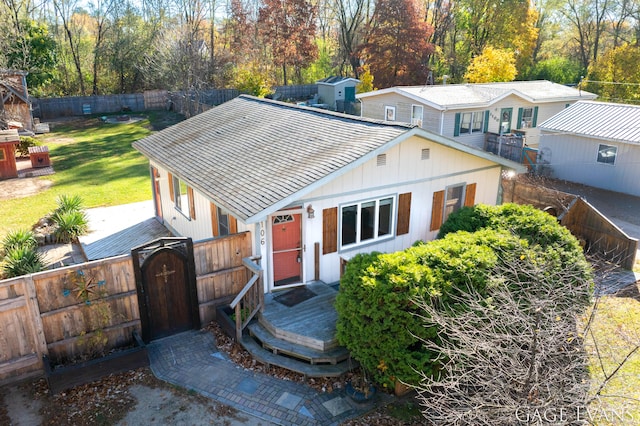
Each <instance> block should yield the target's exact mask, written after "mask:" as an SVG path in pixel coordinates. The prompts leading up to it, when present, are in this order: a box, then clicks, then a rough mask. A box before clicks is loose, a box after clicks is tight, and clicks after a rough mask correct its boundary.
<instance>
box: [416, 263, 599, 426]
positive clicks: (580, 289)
mask: <svg viewBox="0 0 640 426" xmlns="http://www.w3.org/2000/svg"><path fill="white" fill-rule="evenodd" d="M528 253H529V254H527V255H519V256H514V255H513V253H504V252H503V253H500V254H499V255H500V258H501V261H500V262H498V263H497V265H496V266H495V269H494V271H493V274H492V278H491V280H490V285H489V286H488V287H487V288H486V289H485V291H484V292H483V293H481V292H479V291H478V290H477V289H476V288H474V286H473V285H472V283H471V282H470V283H469V285H468V286H467V288H466V289H460V290H461V291H459V292H456V293H455V294H450V295H449V300H448V301H447V302H446V303H441V302H440V301H439V300H438V299H431V300H426V299H424V298H423V299H421V300H417V301H416V303H418V304H419V305H420V307H421V309H422V311H423V312H424V316H423V319H424V321H425V327H434V326H435V327H436V328H437V330H438V339H432V340H428V341H424V345H425V347H426V349H428V350H431V351H434V352H437V353H440V354H441V355H440V359H439V361H440V362H441V365H442V368H441V372H440V374H439V375H437V376H435V377H430V376H428V375H426V374H423V375H422V380H421V384H420V385H419V386H418V387H417V390H418V393H419V399H420V401H421V405H422V406H423V413H424V415H425V417H426V418H427V419H429V420H430V421H433V422H434V423H435V424H439V425H440V424H451V425H492V426H495V425H515V424H523V425H524V424H539V423H536V421H538V418H537V417H536V416H532V415H531V413H538V414H539V413H543V412H548V411H549V410H553V412H554V413H559V411H558V410H562V413H561V414H562V415H561V416H560V415H558V416H557V417H556V418H554V419H553V422H552V423H553V424H576V423H575V422H577V421H579V420H580V419H579V417H580V413H581V412H584V411H581V410H584V408H585V406H586V404H587V403H588V400H589V390H590V381H589V373H588V358H587V355H586V352H585V350H584V348H583V342H582V340H583V336H584V330H582V329H581V326H580V323H579V322H578V321H577V319H578V318H579V316H580V315H583V314H584V311H585V308H586V306H587V304H588V302H589V300H590V295H591V293H592V281H591V280H590V279H589V278H588V277H585V276H584V274H582V273H581V271H580V269H579V268H576V269H573V268H571V267H567V265H566V264H565V265H564V266H563V267H559V264H558V263H557V262H555V261H553V260H552V258H551V257H549V256H546V255H544V256H541V255H539V254H535V253H534V252H533V251H529V252H528ZM587 323H588V322H587Z"/></svg>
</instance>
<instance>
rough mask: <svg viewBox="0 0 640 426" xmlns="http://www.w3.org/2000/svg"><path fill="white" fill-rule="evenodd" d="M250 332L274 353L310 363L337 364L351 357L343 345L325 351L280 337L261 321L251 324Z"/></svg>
mask: <svg viewBox="0 0 640 426" xmlns="http://www.w3.org/2000/svg"><path fill="white" fill-rule="evenodd" d="M249 334H250V335H251V336H252V337H254V338H255V339H256V340H258V341H259V342H260V343H262V347H263V348H265V349H268V350H270V351H271V352H273V353H274V354H284V355H288V356H290V357H293V358H298V359H301V360H303V361H306V362H308V363H309V364H333V365H336V364H338V363H339V362H341V361H344V360H346V359H347V358H349V351H347V350H346V349H345V348H343V347H341V346H336V347H334V348H331V349H329V350H324V351H323V350H317V349H314V348H310V347H308V346H304V345H301V344H297V343H293V342H289V341H286V340H283V339H279V338H277V337H275V336H274V335H273V334H271V333H270V332H269V331H268V330H267V329H266V328H265V327H264V326H263V325H262V324H261V323H259V322H254V323H252V324H251V325H249Z"/></svg>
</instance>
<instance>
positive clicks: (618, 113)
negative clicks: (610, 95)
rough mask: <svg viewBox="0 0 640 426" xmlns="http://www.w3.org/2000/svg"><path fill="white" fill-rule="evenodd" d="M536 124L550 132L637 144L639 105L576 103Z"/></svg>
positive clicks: (638, 141)
mask: <svg viewBox="0 0 640 426" xmlns="http://www.w3.org/2000/svg"><path fill="white" fill-rule="evenodd" d="M539 127H540V128H541V129H543V130H549V131H554V132H565V133H572V134H576V135H582V136H589V137H597V138H602V139H608V140H612V141H620V142H627V143H635V144H640V106H636V105H627V104H614V103H607V102H587V101H582V102H576V103H575V104H573V105H571V106H570V107H569V108H567V109H565V110H563V111H561V112H560V113H558V114H556V115H554V116H553V117H551V118H550V119H548V120H546V121H545V122H543V123H541V124H540V125H539Z"/></svg>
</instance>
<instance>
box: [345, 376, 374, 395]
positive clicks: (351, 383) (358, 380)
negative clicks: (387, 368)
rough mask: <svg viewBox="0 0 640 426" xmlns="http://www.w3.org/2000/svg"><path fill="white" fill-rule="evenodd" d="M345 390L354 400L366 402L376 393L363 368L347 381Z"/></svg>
mask: <svg viewBox="0 0 640 426" xmlns="http://www.w3.org/2000/svg"><path fill="white" fill-rule="evenodd" d="M345 392H346V394H347V396H348V397H349V398H351V400H352V401H354V402H358V403H360V402H367V401H369V400H371V399H372V398H373V397H374V396H375V394H376V387H375V386H374V385H373V383H372V382H371V380H369V377H368V376H367V373H366V371H365V370H363V369H360V373H356V374H354V375H353V376H351V378H350V379H349V380H348V381H347V384H346V385H345Z"/></svg>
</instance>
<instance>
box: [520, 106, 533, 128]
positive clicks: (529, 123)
mask: <svg viewBox="0 0 640 426" xmlns="http://www.w3.org/2000/svg"><path fill="white" fill-rule="evenodd" d="M527 112H530V113H531V115H530V116H529V119H528V120H527V119H525V114H526V113H527ZM532 126H533V108H522V121H521V122H520V128H521V129H530V128H531V127H532Z"/></svg>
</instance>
